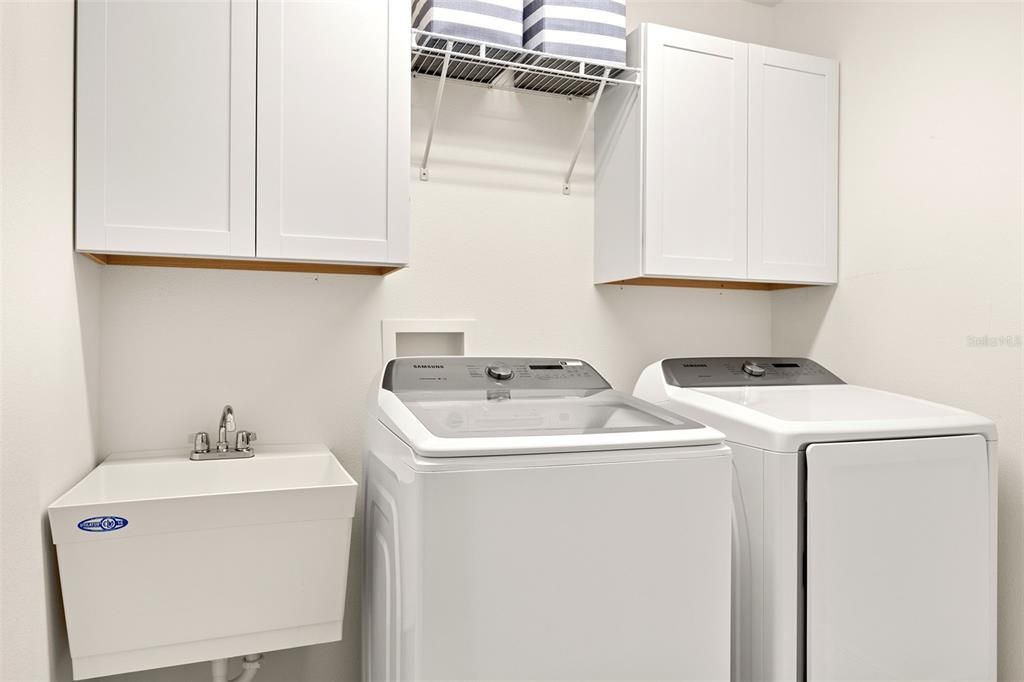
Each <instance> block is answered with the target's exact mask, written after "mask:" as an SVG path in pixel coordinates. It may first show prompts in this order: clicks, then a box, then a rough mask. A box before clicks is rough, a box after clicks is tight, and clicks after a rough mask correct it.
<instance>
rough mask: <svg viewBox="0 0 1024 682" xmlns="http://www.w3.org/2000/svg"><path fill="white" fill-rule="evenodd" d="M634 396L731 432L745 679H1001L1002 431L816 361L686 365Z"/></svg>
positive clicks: (660, 366) (738, 626)
mask: <svg viewBox="0 0 1024 682" xmlns="http://www.w3.org/2000/svg"><path fill="white" fill-rule="evenodd" d="M634 394H635V395H636V396H638V397H640V398H643V399H645V400H648V401H651V402H653V403H656V404H658V405H660V406H662V407H666V408H668V409H670V410H672V411H674V412H676V413H677V414H681V415H685V416H687V417H689V418H692V419H697V420H699V421H701V422H703V423H705V424H708V425H710V426H712V427H713V428H716V429H718V430H720V431H722V432H723V433H725V434H726V441H727V443H728V445H729V446H730V448H731V450H732V452H733V462H734V467H735V472H736V486H735V487H734V493H733V494H734V500H735V510H736V524H735V532H736V548H735V554H734V557H733V561H734V570H735V571H736V573H735V592H734V596H733V600H734V601H733V603H734V608H735V609H736V616H735V628H734V654H735V658H734V669H735V679H739V680H758V681H761V680H769V681H775V680H779V681H781V680H787V681H792V680H805V679H806V680H809V681H811V682H819V681H824V680H829V681H837V680H848V681H851V682H852V681H854V680H856V681H858V682H864V681H868V680H871V681H876V680H900V681H911V680H912V681H914V682H919V681H922V680H995V679H996V476H995V451H996V430H995V426H994V425H993V424H992V422H991V421H989V420H988V419H985V418H983V417H979V416H977V415H974V414H970V413H968V412H964V411H962V410H958V409H954V408H951V407H946V406H944V405H938V404H935V403H931V402H926V401H923V400H918V399H915V398H910V397H906V396H902V395H896V394H893V393H887V392H884V391H878V390H873V389H870V388H864V387H861V386H851V385H847V384H845V383H843V381H841V380H840V379H839V378H838V377H837V376H835V375H834V374H832V373H831V372H829V371H828V370H827V369H825V368H824V367H822V366H821V365H818V364H817V363H815V362H813V361H811V360H807V359H805V358H726V357H720V358H676V359H671V360H663V361H661V362H657V363H655V364H653V365H651V366H650V367H648V368H647V369H646V370H644V372H643V374H642V375H641V376H640V379H639V381H638V382H637V385H636V389H635V391H634Z"/></svg>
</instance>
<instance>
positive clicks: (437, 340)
mask: <svg viewBox="0 0 1024 682" xmlns="http://www.w3.org/2000/svg"><path fill="white" fill-rule="evenodd" d="M475 323H476V320H382V321H381V354H382V355H383V357H382V360H383V362H387V361H388V360H391V359H393V358H397V357H410V356H427V355H466V354H467V353H468V350H467V347H468V345H469V332H470V330H471V329H472V328H473V325H474V324H475Z"/></svg>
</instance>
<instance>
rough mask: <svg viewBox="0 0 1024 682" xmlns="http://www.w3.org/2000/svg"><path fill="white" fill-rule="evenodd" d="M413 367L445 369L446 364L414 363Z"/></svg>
mask: <svg viewBox="0 0 1024 682" xmlns="http://www.w3.org/2000/svg"><path fill="white" fill-rule="evenodd" d="M413 369H444V365H413Z"/></svg>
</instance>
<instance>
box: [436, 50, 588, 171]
mask: <svg viewBox="0 0 1024 682" xmlns="http://www.w3.org/2000/svg"><path fill="white" fill-rule="evenodd" d="M453 49H455V43H454V42H453V41H451V40H449V41H448V42H447V43H446V44H445V51H444V64H443V65H442V66H441V80H440V82H439V83H438V84H437V95H435V96H434V115H433V116H432V117H431V119H430V130H428V131H427V144H426V146H425V147H424V148H423V162H422V163H420V180H423V181H427V180H429V179H430V172H429V171H428V170H427V162H428V161H430V146H431V145H432V144H433V143H434V128H436V127H437V117H438V114H440V113H441V99H442V98H443V97H444V84H445V81H447V80H448V66H449V65H450V64H451V61H452V50H453ZM602 85H603V84H602Z"/></svg>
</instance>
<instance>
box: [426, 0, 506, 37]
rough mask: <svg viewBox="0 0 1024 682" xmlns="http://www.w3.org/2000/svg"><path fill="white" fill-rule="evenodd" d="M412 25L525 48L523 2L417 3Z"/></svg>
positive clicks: (428, 0) (465, 0)
mask: <svg viewBox="0 0 1024 682" xmlns="http://www.w3.org/2000/svg"><path fill="white" fill-rule="evenodd" d="M412 25H413V26H414V27H415V28H418V29H419V30H421V31H428V32H430V33H443V34H444V35H447V36H452V37H453V38H465V39H467V40H479V41H484V42H488V43H493V44H496V45H507V46H508V47H522V46H523V6H522V2H521V0H416V2H415V3H414V4H413V8H412Z"/></svg>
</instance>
